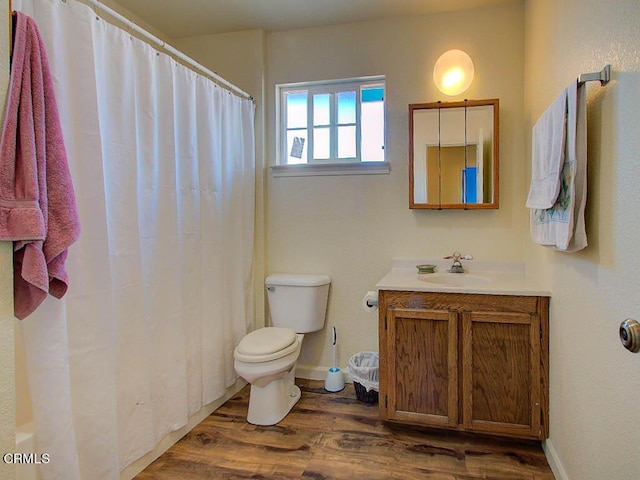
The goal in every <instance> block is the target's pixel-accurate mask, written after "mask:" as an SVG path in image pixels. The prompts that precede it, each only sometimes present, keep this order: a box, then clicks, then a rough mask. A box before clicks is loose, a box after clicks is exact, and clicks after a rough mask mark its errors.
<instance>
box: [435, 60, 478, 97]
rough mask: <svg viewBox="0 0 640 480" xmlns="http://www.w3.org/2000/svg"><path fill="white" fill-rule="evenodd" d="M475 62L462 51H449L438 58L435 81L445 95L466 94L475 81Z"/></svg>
mask: <svg viewBox="0 0 640 480" xmlns="http://www.w3.org/2000/svg"><path fill="white" fill-rule="evenodd" d="M473 73H474V68H473V61H472V60H471V57H470V56H469V55H467V53H466V52H463V51H462V50H449V51H447V52H444V53H443V54H442V55H440V58H438V61H437V62H436V65H435V67H433V81H434V82H435V84H436V87H438V90H440V91H441V92H442V93H444V94H445V95H458V94H460V93H462V92H464V91H465V90H466V89H467V88H469V86H470V85H471V82H472V81H473Z"/></svg>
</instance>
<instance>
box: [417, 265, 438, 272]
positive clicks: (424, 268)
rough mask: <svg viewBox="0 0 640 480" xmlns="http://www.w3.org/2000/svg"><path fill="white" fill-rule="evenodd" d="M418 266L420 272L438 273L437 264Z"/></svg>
mask: <svg viewBox="0 0 640 480" xmlns="http://www.w3.org/2000/svg"><path fill="white" fill-rule="evenodd" d="M416 268H417V269H418V273H419V274H424V273H436V266H435V265H428V264H427V265H416Z"/></svg>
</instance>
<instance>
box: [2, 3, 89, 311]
mask: <svg viewBox="0 0 640 480" xmlns="http://www.w3.org/2000/svg"><path fill="white" fill-rule="evenodd" d="M14 34H15V39H14V47H13V59H12V62H11V77H10V82H9V92H8V98H7V107H6V114H5V119H4V125H3V127H2V138H1V139H0V240H5V241H13V242H14V256H13V258H14V301H15V306H14V310H15V315H16V317H18V318H19V319H23V318H25V317H26V316H27V315H29V314H30V313H32V312H33V311H34V310H35V309H36V308H38V306H39V305H40V304H41V303H42V301H43V300H44V299H45V297H46V296H47V294H48V293H50V294H51V295H53V296H55V297H57V298H62V296H63V295H64V294H65V293H66V291H67V285H68V280H69V279H68V275H67V272H66V270H65V260H66V258H67V253H68V250H67V249H68V248H69V246H71V244H73V242H75V241H76V240H77V239H78V237H79V235H80V221H79V218H78V212H77V209H76V203H75V195H74V192H73V184H72V183H71V174H70V172H69V166H68V164H67V154H66V151H65V147H64V140H63V137H62V128H61V126H60V118H59V116H58V107H57V105H56V100H55V95H54V90H53V82H52V78H51V72H50V71H49V64H48V60H47V53H46V51H45V48H44V44H43V42H42V39H41V38H40V33H39V31H38V27H37V26H36V24H35V21H34V20H33V19H32V18H30V17H28V16H26V15H24V14H22V13H20V12H16V22H15V31H14Z"/></svg>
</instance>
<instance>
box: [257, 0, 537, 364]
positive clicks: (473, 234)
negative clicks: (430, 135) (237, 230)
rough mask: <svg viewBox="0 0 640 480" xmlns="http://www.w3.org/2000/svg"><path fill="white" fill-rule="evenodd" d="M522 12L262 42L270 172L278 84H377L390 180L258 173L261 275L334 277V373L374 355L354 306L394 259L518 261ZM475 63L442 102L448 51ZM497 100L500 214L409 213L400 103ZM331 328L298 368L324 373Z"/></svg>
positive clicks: (279, 36)
mask: <svg viewBox="0 0 640 480" xmlns="http://www.w3.org/2000/svg"><path fill="white" fill-rule="evenodd" d="M523 15H524V9H523V5H522V4H520V3H515V4H510V5H506V6H498V7H491V8H483V9H476V10H468V11H462V12H455V13H445V14H437V15H431V16H424V17H414V18H404V19H390V20H382V21H373V22H365V23H357V24H346V25H336V26H330V27H320V28H309V29H300V30H290V31H283V32H272V33H269V34H268V36H267V63H266V65H267V88H266V94H267V105H266V112H267V131H266V136H267V137H266V145H267V155H268V157H267V160H268V163H269V164H275V162H276V158H275V135H276V131H275V113H274V112H275V106H274V101H275V99H274V96H275V94H274V90H275V85H276V84H279V83H287V82H300V81H310V80H322V79H333V78H349V77H359V76H367V75H380V74H383V75H386V104H387V146H386V147H387V148H386V153H387V159H388V160H389V161H390V162H391V173H390V174H389V175H353V176H325V177H281V178H273V177H272V176H271V175H270V173H267V259H268V260H267V269H268V273H275V272H301V273H305V272H311V273H315V272H317V273H327V274H329V275H330V276H331V278H332V279H333V282H332V286H331V295H330V301H329V309H328V318H327V324H328V326H336V327H337V329H338V337H339V351H340V361H339V363H340V365H341V366H343V367H344V366H346V364H347V362H348V359H349V357H350V356H351V355H352V354H354V353H357V352H359V351H362V350H377V349H378V334H377V316H376V315H374V314H370V313H366V312H364V311H363V309H362V308H361V303H360V302H361V299H362V297H363V295H364V294H365V292H366V291H367V290H371V289H372V288H373V287H374V285H375V283H376V282H377V281H378V280H379V279H381V278H382V277H383V276H384V274H385V273H386V272H387V271H388V270H389V268H390V262H391V259H392V257H398V256H401V257H432V258H433V257H443V256H445V255H449V254H451V253H452V252H453V251H455V250H460V251H462V252H464V253H471V254H473V255H474V256H475V257H476V258H477V259H479V260H510V261H521V260H522V255H523V242H522V235H523V233H522V225H523V223H524V222H525V221H526V212H525V211H524V208H523V207H522V205H523V204H524V199H525V197H524V191H523V187H524V172H525V166H524V165H525V163H524V162H525V160H524V129H523V123H522V120H523V80H524V79H523V69H524V64H523V54H524V44H523V41H524V38H523V25H524V23H523V21H524V16H523ZM452 48H460V49H463V50H465V51H467V52H468V53H469V55H470V56H471V58H472V59H473V61H474V63H475V70H476V76H475V80H474V82H473V84H472V86H471V87H470V89H469V90H468V91H467V92H465V93H464V95H459V96H456V97H445V96H444V95H443V94H441V93H440V92H439V91H438V90H437V89H436V87H435V85H434V84H433V80H432V71H433V66H434V64H435V62H436V60H437V58H438V57H439V56H440V55H441V54H442V53H443V52H445V51H446V50H448V49H452ZM496 97H497V98H499V99H500V115H501V117H500V163H501V165H500V186H501V192H500V195H501V202H500V209H499V210H495V211H452V210H450V211H435V210H434V211H412V210H409V200H408V198H409V193H408V176H409V174H408V150H409V149H408V146H409V136H408V135H409V134H408V104H410V103H421V102H431V101H436V100H442V101H457V100H462V99H464V98H469V99H482V98H496ZM330 340H331V336H330V329H329V328H325V329H324V330H323V331H322V332H318V333H314V334H309V335H307V336H306V337H305V343H304V345H303V350H302V353H301V357H300V361H299V366H302V367H304V366H305V365H306V366H307V367H311V368H313V367H318V368H319V372H321V373H322V372H326V370H324V369H326V368H327V367H328V366H330V364H331V362H332V357H331V348H330V345H331V341H330Z"/></svg>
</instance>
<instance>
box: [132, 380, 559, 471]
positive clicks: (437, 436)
mask: <svg viewBox="0 0 640 480" xmlns="http://www.w3.org/2000/svg"><path fill="white" fill-rule="evenodd" d="M296 384H297V385H299V386H300V388H301V390H302V398H301V399H300V401H299V402H298V403H297V405H296V406H294V407H293V410H292V411H291V412H290V413H289V415H287V417H286V418H285V419H284V420H282V421H281V422H280V423H279V424H278V425H274V426H269V427H259V426H255V425H251V424H249V423H247V422H246V413H247V405H248V400H249V386H247V387H245V388H244V389H242V390H241V391H240V392H239V393H238V394H237V395H236V396H234V397H233V398H231V399H230V400H229V401H227V402H226V403H225V404H224V405H223V406H222V407H220V408H219V409H218V410H216V411H215V412H214V413H213V414H212V415H210V416H209V417H207V418H206V419H205V420H204V421H203V422H202V423H200V424H199V425H198V426H197V427H196V428H194V429H193V430H192V431H191V432H189V433H188V434H187V435H186V436H185V437H183V438H182V439H181V440H180V441H179V442H178V443H176V444H175V445H174V446H173V447H171V448H170V449H169V450H168V451H167V452H165V453H164V454H163V455H162V456H161V457H160V458H159V459H158V460H156V461H155V462H154V463H152V464H151V465H150V466H149V467H147V468H146V469H145V470H144V471H143V472H141V473H140V474H139V475H137V476H136V477H135V479H136V480H149V479H153V480H165V479H167V480H168V479H172V480H173V479H184V480H201V479H202V480H204V479H207V480H210V479H249V478H251V479H282V480H284V479H314V480H320V479H336V480H341V479H345V480H356V479H357V480H360V479H361V480H377V479H380V480H382V479H385V480H386V479H402V480H413V479H425V480H476V479H484V480H554V477H553V474H552V473H551V469H550V468H549V465H548V464H547V461H546V458H545V456H544V453H543V451H542V448H541V446H540V444H539V443H536V442H533V443H528V442H522V443H519V442H514V441H511V440H509V441H507V440H500V439H494V438H486V437H476V436H471V435H464V434H459V433H448V432H439V431H435V430H420V429H413V428H410V427H399V426H390V425H387V424H383V423H382V422H381V421H380V420H379V418H378V405H377V404H366V403H363V402H360V401H358V400H357V398H356V395H355V391H354V389H353V385H352V384H347V386H346V388H345V389H344V390H343V391H342V392H337V393H328V392H326V391H325V390H324V382H322V381H314V380H303V379H297V380H296Z"/></svg>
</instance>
